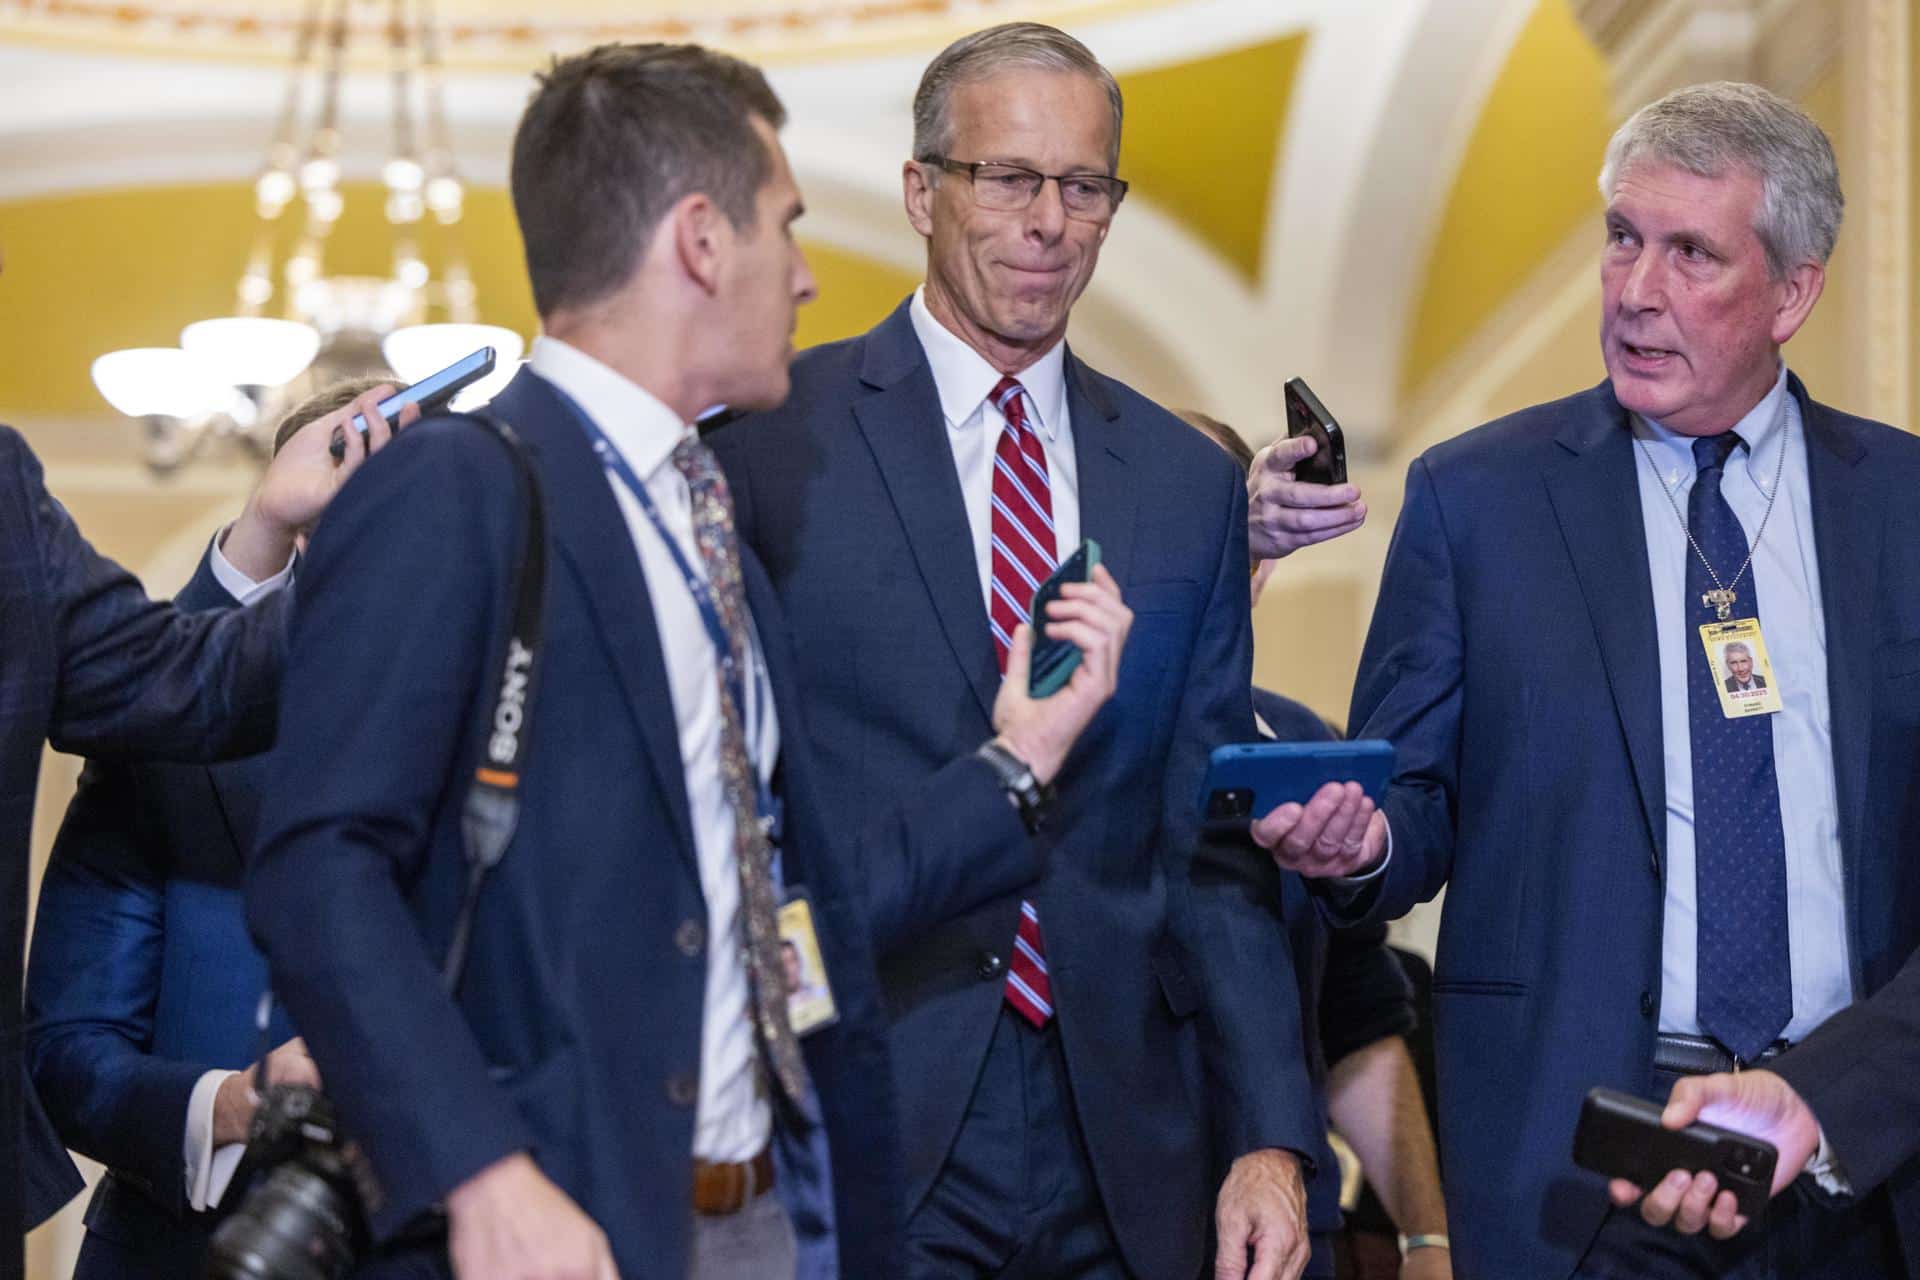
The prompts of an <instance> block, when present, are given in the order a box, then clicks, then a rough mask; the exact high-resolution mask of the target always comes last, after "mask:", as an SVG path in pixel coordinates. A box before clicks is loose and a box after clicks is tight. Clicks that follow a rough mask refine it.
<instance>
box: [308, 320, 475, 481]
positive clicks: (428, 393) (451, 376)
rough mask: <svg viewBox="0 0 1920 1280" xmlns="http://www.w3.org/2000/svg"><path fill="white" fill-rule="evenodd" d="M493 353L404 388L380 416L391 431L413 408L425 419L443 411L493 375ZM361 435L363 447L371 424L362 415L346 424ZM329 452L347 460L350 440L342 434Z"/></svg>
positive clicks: (464, 358) (469, 358) (383, 404)
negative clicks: (457, 397) (469, 388)
mask: <svg viewBox="0 0 1920 1280" xmlns="http://www.w3.org/2000/svg"><path fill="white" fill-rule="evenodd" d="M494 359H495V357H494V352H493V348H492V347H481V348H480V349H479V350H478V351H475V352H473V353H471V354H469V355H464V356H461V357H460V358H459V359H458V360H455V361H454V362H453V363H452V364H450V365H448V366H447V367H446V368H444V369H442V370H441V371H440V372H438V373H435V374H430V375H428V376H427V377H425V378H422V379H420V381H418V382H416V383H414V384H413V385H412V386H410V387H402V388H401V389H400V390H398V391H396V392H394V393H393V394H392V395H390V396H388V397H387V398H386V399H384V400H382V401H381V402H380V404H379V409H380V416H381V417H383V418H385V419H386V420H387V425H388V426H389V427H391V426H393V425H394V424H395V423H396V422H398V421H399V420H400V411H401V410H402V409H404V408H406V407H407V406H408V405H410V404H417V405H419V406H420V413H421V415H422V416H425V415H427V414H431V413H434V412H437V411H438V410H440V409H444V408H445V407H446V406H447V404H448V403H449V402H450V401H451V400H452V399H453V398H454V396H456V395H458V394H459V393H460V392H462V391H464V390H465V389H466V388H467V387H469V386H471V385H472V384H474V383H476V382H478V381H479V380H480V379H482V378H484V377H486V376H487V375H488V374H490V373H492V372H493V363H494ZM347 425H348V426H350V427H352V428H353V429H354V430H355V431H358V432H359V433H360V439H361V441H362V442H363V443H364V442H365V441H366V438H367V429H368V427H369V425H370V424H369V423H368V422H367V421H366V420H365V419H363V418H362V417H361V416H360V415H359V414H357V413H356V414H354V415H353V421H351V422H350V423H348V424H347ZM327 452H328V453H331V454H332V455H333V460H334V461H335V462H338V461H340V459H342V458H344V457H346V456H347V439H346V437H345V436H344V435H342V434H340V433H339V432H335V433H334V437H333V439H332V440H331V441H329V442H328V444H327Z"/></svg>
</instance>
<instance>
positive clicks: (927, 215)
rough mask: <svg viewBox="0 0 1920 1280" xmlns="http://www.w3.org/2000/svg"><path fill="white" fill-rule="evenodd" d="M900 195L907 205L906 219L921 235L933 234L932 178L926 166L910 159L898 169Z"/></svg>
mask: <svg viewBox="0 0 1920 1280" xmlns="http://www.w3.org/2000/svg"><path fill="white" fill-rule="evenodd" d="M900 188H901V196H902V198H903V199H904V200H905V202H906V206H907V221H908V222H910V223H912V224H913V229H914V230H915V231H918V232H919V233H920V234H921V235H923V236H929V237H931V236H932V235H933V192H934V185H933V179H932V178H930V177H929V176H928V174H927V166H925V165H923V164H917V163H915V162H914V161H912V160H909V161H907V162H906V164H905V165H903V166H901V169H900Z"/></svg>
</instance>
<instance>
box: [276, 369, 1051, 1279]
mask: <svg viewBox="0 0 1920 1280" xmlns="http://www.w3.org/2000/svg"><path fill="white" fill-rule="evenodd" d="M491 409H492V411H493V412H494V413H496V414H498V415H499V416H501V417H503V418H504V419H506V420H507V421H508V422H510V423H511V424H512V425H513V427H514V429H515V430H516V431H517V432H518V433H519V434H520V435H521V437H522V438H523V439H524V440H525V441H526V442H527V444H528V445H529V446H530V447H531V448H532V450H533V451H534V454H535V458H536V466H537V470H538V471H539V473H540V474H541V476H542V479H543V484H544V491H545V494H546V499H547V510H548V513H549V542H550V555H549V562H548V573H547V602H546V609H545V626H546V635H545V645H546V651H545V657H544V659H543V663H544V665H543V670H542V672H541V676H540V680H541V684H540V688H539V693H538V702H537V706H536V708H535V710H534V711H533V714H532V719H531V724H530V727H529V728H528V730H527V732H528V733H529V734H531V738H530V739H529V747H528V750H529V752H530V759H529V761H528V762H527V766H526V768H525V770H524V773H523V775H522V782H521V789H520V796H521V812H520V819H519V826H518V830H517V834H516V836H515V838H514V840H513V843H512V845H511V847H510V848H509V849H508V850H507V852H506V855H505V857H504V859H503V860H502V861H501V863H500V864H499V866H498V867H497V868H495V870H494V872H493V874H492V876H491V877H490V878H489V880H488V881H487V884H486V886H485V890H484V892H483V894H482V895H481V899H480V907H479V911H478V914H477V917H476V919H475V922H474V929H473V947H472V953H471V956H470V959H469V962H468V965H467V972H466V976H465V979H464V982H463V984H462V986H461V989H460V992H459V996H458V999H457V1000H455V999H450V998H449V997H448V995H447V993H446V992H445V991H444V990H443V988H442V986H441V980H440V976H439V966H440V963H441V959H442V957H443V955H444V954H445V950H446V946H447V940H448V933H449V931H450V929H451V927H452V924H453V920H454V917H455V914H456V909H457V906H458V903H459V901H460V898H461V893H462V888H463V886H464V882H465V880H466V874H467V872H466V862H465V858H464V855H463V852H462V846H461V842H460V831H459V821H460V812H461V804H462V801H463V799H464V796H465V793H466V787H467V779H468V776H469V774H468V770H469V769H470V768H471V767H472V765H473V763H474V762H475V761H476V760H477V759H478V751H479V738H480V734H481V732H482V731H483V725H482V723H481V722H482V719H483V716H484V715H485V714H487V713H490V712H491V708H492V704H491V701H490V700H489V697H488V695H489V694H490V693H491V691H492V690H491V685H492V681H493V679H494V677H495V673H496V672H497V671H498V670H499V669H500V666H499V662H500V657H501V655H500V654H499V653H498V652H497V650H498V648H499V645H500V644H501V643H503V642H502V641H501V640H500V639H499V637H500V635H501V632H502V629H503V626H504V622H503V615H504V613H505V611H506V595H507V590H508V579H509V573H510V565H511V563H512V561H511V556H512V554H513V552H514V549H515V548H517V546H518V542H517V538H518V533H517V528H518V521H519V515H518V504H517V502H516V501H515V498H514V495H515V493H516V481H515V476H514V472H513V470H512V466H511V463H510V461H509V458H508V456H507V454H506V452H505V450H504V449H503V448H502V447H501V445H500V444H499V443H498V442H497V441H495V440H494V439H492V438H491V437H490V436H489V435H488V434H487V433H486V432H484V431H482V430H480V429H478V428H477V427H475V426H473V425H472V424H470V423H464V422H459V421H448V420H441V421H430V422H424V423H421V424H419V425H416V426H414V427H412V428H410V429H409V430H408V431H406V432H404V433H403V434H402V435H401V436H400V437H399V438H398V439H396V440H395V442H394V443H393V444H392V445H391V446H390V447H389V448H387V449H385V450H383V451H382V452H381V453H380V455H379V456H377V457H375V458H373V459H372V460H371V461H370V462H369V463H368V464H367V466H366V467H365V468H364V469H363V470H362V472H361V473H360V474H359V475H358V476H356V477H355V480H354V483H353V484H352V485H350V486H348V487H347V489H346V490H345V491H343V492H342V494H341V495H340V497H339V499H338V500H337V501H336V502H335V503H334V504H333V506H332V508H331V509H330V510H329V511H328V513H327V516H326V519H325V520H324V521H323V522H322V523H321V525H320V527H319V528H318V530H317V531H316V532H315V535H314V538H313V542H312V545H311V547H310V549H309V553H308V555H307V556H306V558H305V559H304V560H303V561H302V562H301V579H300V601H299V605H298V608H297V609H296V611H295V616H294V623H293V628H292V639H291V656H290V659H289V664H288V675H287V681H286V692H285V706H286V714H285V716H284V717H283V721H282V723H283V724H284V725H285V736H284V739H283V741H282V743H281V749H279V750H276V751H275V753H274V756H273V761H274V764H273V770H272V779H273V780H272V785H270V787H269V788H268V792H267V799H266V802H265V804H264V805H263V807H262V812H261V834H260V844H259V847H258V851H257V854H256V856H255V859H254V861H253V863H252V864H251V865H250V866H249V868H248V875H249V879H248V885H247V906H248V920H249V923H250V925H251V927H252V929H253V931H254V934H255V936H256V938H257V939H258V940H259V941H260V944H261V946H262V948H263V949H264V950H265V952H266V954H267V956H268V959H269V964H270V967H271V970H272V974H273V980H274V985H275V987H276V989H277V990H278V991H279V992H280V993H281V995H282V996H283V997H284V998H285V1000H286V1003H287V1005H288V1006H289V1008H290V1009H291V1011H292V1014H293V1017H294V1019H295V1021H296V1022H297V1023H298V1024H299V1026H300V1028H301V1030H302V1032H303V1033H304V1034H305V1036H306V1038H307V1042H308V1044H309V1045H310V1046H311V1048H312V1050H313V1054H314V1058H315V1060H316V1061H317V1063H318V1064H319V1067H320V1070H321V1073H322V1075H323V1076H324V1077H325V1079H326V1081H327V1087H328V1092H329V1093H330V1094H331V1095H333V1097H334V1098H335V1099H336V1100H337V1101H338V1103H339V1107H340V1111H341V1114H342V1117H343V1120H344V1123H345V1125H346V1127H347V1128H348V1129H349V1130H350V1131H351V1132H353V1133H354V1134H355V1135H357V1136H358V1137H359V1138H360V1139H361V1140H362V1141H363V1142H364V1143H365V1145H366V1147H367V1149H368V1151H369V1152H370V1153H371V1156H372V1159H373V1164H374V1168H375V1171H376V1172H377V1174H378V1175H379V1177H380V1179H381V1181H382V1183H383V1184H384V1191H385V1195H384V1203H383V1206H382V1207H381V1209H380V1210H379V1212H378V1213H377V1214H376V1218H375V1226H376V1229H377V1230H379V1231H381V1232H383V1233H384V1232H390V1231H392V1230H393V1229H395V1228H396V1227H398V1226H400V1225H402V1224H404V1223H405V1222H407V1221H408V1220H409V1219H410V1218H412V1217H413V1216H414V1215H416V1214H418V1213H419V1212H420V1211H422V1210H425V1209H427V1208H428V1207H429V1206H431V1205H432V1204H434V1203H435V1202H436V1201H438V1200H439V1199H441V1198H442V1197H443V1196H444V1195H445V1194H446V1193H447V1192H448V1191H449V1190H450V1189H452V1188H453V1187H454V1186H456V1185H458V1184H459V1183H461V1182H462V1181H464V1180H465V1179H466V1178H468V1177H469V1176H470V1175H472V1174H474V1173H476V1172H478V1171H479V1170H480V1169H481V1168H483V1167H484V1166H486V1165H488V1164H491V1163H492V1162H493V1161H495V1160H497V1159H499V1158H501V1157H502V1156H505V1155H507V1154H509V1153H512V1152H515V1151H523V1150H524V1151H530V1152H531V1153H532V1154H533V1157H534V1158H535V1159H536V1160H537V1161H538V1162H539V1164H540V1166H541V1167H542V1169H543V1170H544V1172H545V1173H546V1174H547V1176H548V1177H550V1178H552V1179H553V1180H554V1182H555V1183H557V1184H558V1185H559V1186H560V1187H561V1188H562V1189H563V1190H564V1191H565V1192H566V1193H567V1194H568V1195H570V1196H572V1197H573V1198H574V1200H575V1201H577V1202H578V1203H579V1204H580V1205H581V1207H582V1208H583V1209H584V1210H585V1211H586V1212H587V1213H588V1214H589V1215H590V1216H592V1217H593V1218H594V1220H595V1221H596V1222H598V1223H599V1225H600V1226H601V1227H602V1229H604V1230H605V1231H606V1233H607V1236H608V1238H609V1240H610V1242H611V1244H612V1248H613V1252H614V1256H615V1260H616V1262H617V1264H618V1266H619V1269H620V1272H621V1274H622V1275H628V1276H678V1275H682V1274H684V1272H685V1270H686V1243H687V1242H686V1235H687V1230H688V1223H689V1220H690V1217H691V1213H692V1203H693V1201H692V1194H693V1192H692V1178H693V1168H692V1164H693V1162H692V1149H693V1133H694V1102H695V1098H696V1095H697V1079H698V1073H699V1070H700V1038H701V1037H700V1030H701V1018H702V1012H701V1011H702V999H703V994H704V991H705V987H706V974H707V951H706V947H707V946H708V945H710V944H711V945H723V946H730V945H733V941H732V940H731V939H721V940H708V939H705V938H704V936H703V935H704V926H705V922H706V919H707V913H706V907H705V905H704V902H703V899H702V896H701V889H700V879H699V872H698V866H697V861H696V853H695V848H694V843H693V836H692V831H691V826H690V823H689V819H688V814H687V807H688V806H687V788H686V780H685V773H684V770H683V767H682V763H681V760H680V752H679V737H678V731H677V728H676V722H675V718H674V711H673V703H672V699H671V694H670V689H669V685H668V681H667V674H666V667H665V660H664V658H663V656H662V652H661V646H660V638H659V634H658V632H657V630H656V628H655V624H654V620H653V615H652V611H651V609H650V607H649V596H648V593H647V582H646V579H645V577H644V575H643V572H642V569H641V565H640V560H639V557H638V555H637V554H636V552H635V550H634V546H633V540H632V536H631V534H630V532H629V530H628V528H627V525H626V522H625V520H624V518H623V517H622V516H621V513H620V508H619V506H618V504H617V503H616V501H615V498H614V495H613V493H612V491H611V489H610V487H609V485H608V483H607V479H606V476H605V474H604V472H603V471H602V469H601V466H600V464H599V463H598V461H596V459H595V457H594V455H593V452H592V450H591V448H590V446H589V443H588V440H587V437H586V434H585V432H584V431H583V430H582V428H581V426H580V424H579V423H578V421H577V420H576V419H574V418H573V417H572V416H571V414H570V412H569V410H568V409H567V408H566V407H565V405H564V404H563V403H562V401H561V400H560V398H559V396H558V394H557V393H556V392H555V391H554V389H553V388H552V387H551V386H549V385H548V384H547V383H546V382H544V381H543V380H542V379H541V378H539V377H538V376H537V375H535V374H532V373H530V372H524V371H523V372H522V373H521V374H520V375H519V377H518V378H516V379H515V380H514V382H513V383H512V384H511V385H509V386H508V388H507V389H506V390H505V391H503V392H502V393H501V394H500V395H499V396H498V397H497V398H496V399H495V400H494V401H493V403H492V405H491ZM742 560H743V571H744V573H745V578H746V590H747V599H748V603H749V606H750V607H751V609H752V611H753V615H754V618H755V622H756V626H757V628H758V631H759V635H760V638H761V641H762V644H763V646H764V648H765V651H766V657H767V662H768V667H769V671H770V675H771V678H772V683H773V688H774V695H775V705H776V709H777V712H778V715H779V717H780V723H781V738H782V743H783V747H782V752H781V760H780V767H779V774H778V777H777V779H776V787H777V790H778V792H779V794H780V795H781V796H782V798H783V799H784V802H785V810H786V815H787V836H786V840H785V843H784V846H783V858H784V865H785V873H786V877H787V881H788V883H789V884H796V885H805V886H806V888H807V889H808V890H809V891H810V892H811V895H812V900H813V910H814V915H815V921H816V925H817V927H818V930H819V934H820V939H821V945H822V949H823V953H824V955H825V959H826V964H827V971H828V973H829V975H830V979H831V982H832V984H833V991H834V996H835V998H836V1000H837V1002H838V1005H839V1013H840V1021H839V1023H838V1024H837V1025H835V1026H833V1027H830V1028H827V1029H824V1030H821V1031H819V1032H816V1033H815V1034H813V1035H811V1036H809V1037H808V1038H807V1039H806V1040H805V1041H804V1042H803V1046H804V1049H805V1052H806V1058H807V1063H808V1066H809V1068H810V1069H811V1071H812V1074H813V1080H814V1082H815V1084H816V1085H817V1087H818V1089H819V1094H820V1102H821V1106H822V1109H823V1111H824V1115H825V1128H826V1133H827V1136H828V1138H829V1141H830V1143H831V1148H832V1177H833V1198H832V1203H833V1207H834V1210H835V1212H836V1213H837V1215H838V1219H839V1246H840V1251H841V1265H842V1268H843V1270H844V1272H845V1274H847V1275H850V1276H856V1275H857V1276H886V1275H889V1274H892V1273H893V1270H894V1267H895V1265H896V1264H895V1257H896V1255H897V1253H898V1248H897V1245H898V1226H899V1223H898V1216H899V1209H898V1202H897V1197H896V1195H895V1192H896V1189H897V1187H898V1183H899V1178H900V1172H899V1161H898V1159H897V1156H896V1154H895V1152H896V1142H895V1138H894V1132H893V1123H894V1121H893V1116H894V1112H893V1106H892V1078H893V1077H892V1072H891V1069H890V1064H889V1062H888V1057H887V1051H886V1039H885V1034H884V1023H883V1021H882V1014H881V1009H880V992H879V988H878V984H877V982H876V981H875V979H874V962H873V954H874V951H875V948H876V946H877V945H885V944H886V943H887V942H888V941H889V940H892V939H896V938H898V937H899V936H901V935H902V934H904V933H907V932H910V931H912V930H915V929H918V928H922V927H925V926H927V925H928V924H929V923H930V922H931V921H932V920H933V919H935V918H937V917H939V916H940V915H941V914H943V913H946V912H950V911H956V910H962V909H965V908H967V907H969V906H971V905H973V903H974V902H976V901H977V900H978V899H979V897H980V896H982V895H986V894H992V893H1000V892H1005V891H1006V890H1007V889H1008V888H1009V887H1011V886H1014V885H1018V884H1019V883H1021V882H1023V881H1024V880H1027V879H1030V878H1031V877H1032V875H1033V874H1034V872H1035V871H1036V869H1037V868H1036V865H1035V857H1034V854H1033V852H1032V850H1031V848H1030V845H1029V842H1028V841H1027V840H1026V839H1025V836H1024V832H1023V830H1022V829H1021V827H1020V823H1019V820H1018V817H1017V815H1016V814H1015V813H1014V811H1013V808H1012V806H1011V805H1009V804H1008V802H1007V800H1006V797H1005V795H1004V794H1003V793H1002V792H1001V790H1000V789H999V786H998V784H997V782H996V780H995V778H994V775H993V773H992V771H991V770H990V769H989V768H988V767H987V766H986V765H985V764H984V763H982V762H980V761H978V760H975V759H971V758H967V759H961V760H958V761H956V762H955V763H953V764H952V765H950V766H949V767H948V768H947V769H946V770H945V771H944V772H943V773H942V775H941V776H940V777H939V778H938V779H937V780H936V781H935V782H934V783H933V784H932V785H930V786H929V787H928V788H926V789H923V790H922V791H920V792H918V793H916V794H914V795H910V796H909V795H892V796H880V795H876V796H868V797H862V800H861V802H860V803H858V804H855V805H848V806H845V807H842V808H839V809H837V810H834V811H833V813H834V817H835V819H836V820H837V822H836V825H837V826H841V827H847V826H851V825H852V824H854V823H855V822H860V823H863V824H864V825H865V830H864V831H863V833H862V834H861V838H860V839H858V840H855V839H852V838H850V836H851V833H844V832H841V831H830V830H829V827H828V820H827V818H826V816H825V815H826V812H827V811H825V810H823V809H822V808H821V806H820V805H819V803H818V801H817V800H816V790H815V787H816V779H815V777H814V770H813V769H812V767H811V761H810V759H809V756H808V751H807V747H806V742H807V735H806V731H805V728H804V725H803V722H802V720H801V713H800V708H799V707H798V705H797V703H796V700H795V681H796V676H795V674H794V669H793V665H792V661H791V657H790V651H789V644H790V640H789V637H788V632H787V628H786V624H785V623H784V622H783V621H782V620H781V617H780V613H779V610H778V607H777V605H776V603H775V601H774V599H773V597H772V593H771V591H770V590H769V589H768V587H767V583H766V579H765V576H764V574H762V573H761V572H760V570H759V567H758V565H757V564H756V563H754V562H753V560H752V558H751V556H750V555H743V556H742ZM975 745H977V744H975ZM317 761H324V762H328V763H327V764H326V765H325V766H324V767H318V768H316V766H315V762H317ZM936 801H937V803H936ZM1016 837H1017V838H1016ZM872 849H881V850H884V851H885V854H886V856H885V857H874V856H872V855H871V850H872ZM781 1120H782V1124H783V1126H785V1127H787V1128H788V1129H792V1128H794V1127H796V1126H797V1124H798V1122H797V1121H796V1120H794V1119H793V1118H791V1117H787V1116H784V1115H783V1116H782V1117H781ZM790 1182H791V1180H790V1179H786V1178H783V1179H782V1180H781V1182H780V1183H779V1184H777V1185H778V1187H779V1188H780V1189H781V1190H782V1191H783V1192H787V1191H795V1190H800V1188H795V1187H792V1186H790Z"/></svg>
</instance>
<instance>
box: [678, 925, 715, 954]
mask: <svg viewBox="0 0 1920 1280" xmlns="http://www.w3.org/2000/svg"><path fill="white" fill-rule="evenodd" d="M673 945H674V946H676V947H678V948H680V954H681V955H683V956H686V957H688V958H689V959H691V958H692V957H694V956H697V955H699V954H700V949H701V948H702V947H704V946H706V945H707V931H706V930H705V929H703V928H701V927H700V922H699V921H698V920H682V921H681V922H680V927H679V928H678V929H675V930H674V931H673Z"/></svg>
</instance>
